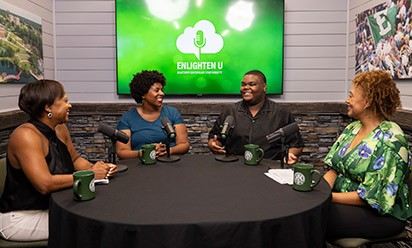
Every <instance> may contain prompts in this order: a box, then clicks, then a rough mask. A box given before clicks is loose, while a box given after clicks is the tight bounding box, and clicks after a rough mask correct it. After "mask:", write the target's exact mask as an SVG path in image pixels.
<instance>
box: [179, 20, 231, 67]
mask: <svg viewBox="0 0 412 248" xmlns="http://www.w3.org/2000/svg"><path fill="white" fill-rule="evenodd" d="M223 44H224V42H223V38H222V36H221V35H219V34H217V33H216V29H215V26H214V25H213V23H211V22H210V21H208V20H201V21H198V22H197V23H196V24H195V25H194V26H193V27H187V28H185V30H184V32H183V34H181V35H179V37H178V38H177V40H176V47H177V49H178V50H179V51H180V52H182V53H185V54H194V55H195V56H196V58H197V59H198V60H200V55H201V54H215V53H218V52H220V50H222V48H223Z"/></svg>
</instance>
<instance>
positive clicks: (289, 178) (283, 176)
mask: <svg viewBox="0 0 412 248" xmlns="http://www.w3.org/2000/svg"><path fill="white" fill-rule="evenodd" d="M265 175H266V176H268V177H270V178H272V179H273V180H275V181H276V182H278V183H280V184H289V185H292V184H293V170H292V169H270V170H269V171H268V172H266V173H265Z"/></svg>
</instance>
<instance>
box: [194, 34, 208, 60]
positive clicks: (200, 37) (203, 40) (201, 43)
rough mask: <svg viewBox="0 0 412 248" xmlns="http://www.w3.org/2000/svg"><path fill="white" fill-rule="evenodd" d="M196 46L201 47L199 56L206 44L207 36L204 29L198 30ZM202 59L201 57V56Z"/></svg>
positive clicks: (195, 39)
mask: <svg viewBox="0 0 412 248" xmlns="http://www.w3.org/2000/svg"><path fill="white" fill-rule="evenodd" d="M194 43H195V47H197V48H198V49H199V57H200V54H201V50H202V48H203V47H204V46H205V45H206V38H205V37H204V34H203V31H202V30H198V31H197V32H196V36H195V38H194ZM199 59H200V58H199Z"/></svg>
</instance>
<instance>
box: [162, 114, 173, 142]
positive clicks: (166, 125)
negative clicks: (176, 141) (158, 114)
mask: <svg viewBox="0 0 412 248" xmlns="http://www.w3.org/2000/svg"><path fill="white" fill-rule="evenodd" d="M161 122H162V129H163V130H165V132H166V135H167V137H168V138H170V139H173V138H175V137H176V132H175V130H174V129H173V126H172V123H171V122H170V120H169V118H167V117H163V118H162V120H161Z"/></svg>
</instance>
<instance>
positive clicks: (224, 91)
mask: <svg viewBox="0 0 412 248" xmlns="http://www.w3.org/2000/svg"><path fill="white" fill-rule="evenodd" d="M283 34H284V2H283V0H247V1H243V0H234V1H222V0H116V43H117V61H116V62H117V93H118V94H119V95H127V94H130V90H129V83H130V81H131V79H132V78H133V75H134V74H136V73H137V72H140V71H142V70H158V71H160V72H162V73H163V74H164V75H165V77H166V79H167V84H166V87H165V92H166V94H168V95H238V94H239V88H240V84H241V80H242V77H243V74H244V73H245V72H247V71H249V70H254V69H258V70H261V71H262V72H263V73H264V74H265V75H266V78H267V84H268V85H267V86H268V87H267V94H282V92H283V85H282V82H283Z"/></svg>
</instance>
